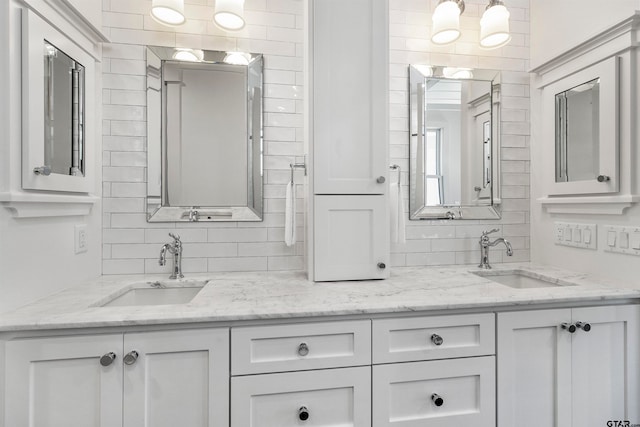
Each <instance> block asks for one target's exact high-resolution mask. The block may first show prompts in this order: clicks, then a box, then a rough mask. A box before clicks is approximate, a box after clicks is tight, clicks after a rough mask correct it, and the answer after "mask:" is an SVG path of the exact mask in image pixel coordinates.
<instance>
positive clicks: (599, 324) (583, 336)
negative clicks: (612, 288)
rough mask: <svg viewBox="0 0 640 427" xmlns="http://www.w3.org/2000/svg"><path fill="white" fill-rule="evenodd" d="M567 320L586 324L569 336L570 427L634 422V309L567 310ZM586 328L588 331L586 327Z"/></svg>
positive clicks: (638, 411)
mask: <svg viewBox="0 0 640 427" xmlns="http://www.w3.org/2000/svg"><path fill="white" fill-rule="evenodd" d="M573 322H574V323H576V322H583V323H588V324H589V325H590V327H591V328H590V330H589V331H588V332H585V329H578V330H577V332H576V333H575V334H574V336H573V348H572V353H573V357H572V364H571V367H572V370H573V375H572V385H573V387H572V388H573V405H572V407H573V423H572V425H573V426H574V427H602V426H606V425H607V421H610V420H629V421H630V422H631V423H634V422H638V421H637V420H640V387H639V385H640V384H639V383H640V370H639V366H638V364H639V361H640V351H639V350H638V347H639V345H640V330H639V329H638V325H639V324H640V306H637V305H634V306H610V307H589V308H580V309H574V310H573ZM587 329H588V328H587Z"/></svg>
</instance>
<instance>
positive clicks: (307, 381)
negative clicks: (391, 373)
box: [231, 366, 371, 427]
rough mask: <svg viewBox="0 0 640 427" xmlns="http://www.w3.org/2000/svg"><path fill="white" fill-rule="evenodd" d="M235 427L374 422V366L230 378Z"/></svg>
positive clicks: (359, 426)
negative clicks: (372, 381) (372, 403)
mask: <svg viewBox="0 0 640 427" xmlns="http://www.w3.org/2000/svg"><path fill="white" fill-rule="evenodd" d="M231 396H232V397H231V427H262V426H264V427H274V426H279V427H286V426H298V425H309V426H341V427H347V426H353V427H365V426H370V425H371V368H370V367H368V366H367V367H365V366H363V367H358V368H342V369H328V370H321V371H306V372H289V373H284V374H263V375H250V376H243V377H233V378H232V379H231Z"/></svg>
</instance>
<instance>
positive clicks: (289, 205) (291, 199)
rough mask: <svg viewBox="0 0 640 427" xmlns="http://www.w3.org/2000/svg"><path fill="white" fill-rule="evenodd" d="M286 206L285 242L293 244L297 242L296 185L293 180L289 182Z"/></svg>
mask: <svg viewBox="0 0 640 427" xmlns="http://www.w3.org/2000/svg"><path fill="white" fill-rule="evenodd" d="M285 197H286V201H285V208H284V243H285V244H286V245H287V246H293V245H295V243H296V185H295V184H294V183H293V181H289V184H287V194H286V196H285Z"/></svg>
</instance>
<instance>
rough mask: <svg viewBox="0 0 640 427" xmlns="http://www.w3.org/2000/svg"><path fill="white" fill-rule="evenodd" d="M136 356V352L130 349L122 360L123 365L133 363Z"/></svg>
mask: <svg viewBox="0 0 640 427" xmlns="http://www.w3.org/2000/svg"><path fill="white" fill-rule="evenodd" d="M138 356H139V355H138V352H137V351H135V350H132V351H130V352H129V353H127V354H126V355H125V356H124V359H123V362H124V364H125V365H133V364H134V363H136V360H138Z"/></svg>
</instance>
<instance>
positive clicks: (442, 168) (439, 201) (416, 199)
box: [409, 65, 500, 220]
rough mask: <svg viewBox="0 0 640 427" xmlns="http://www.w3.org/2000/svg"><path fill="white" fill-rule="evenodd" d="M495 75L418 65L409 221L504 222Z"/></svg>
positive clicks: (412, 78)
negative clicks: (500, 201)
mask: <svg viewBox="0 0 640 427" xmlns="http://www.w3.org/2000/svg"><path fill="white" fill-rule="evenodd" d="M499 78H500V75H499V73H498V72H496V71H494V70H479V69H473V70H472V69H467V68H452V67H433V66H424V65H412V66H410V67H409V85H410V91H409V92H410V100H409V102H410V116H409V128H410V143H409V150H410V152H409V161H410V163H409V166H410V170H409V180H410V182H409V184H410V194H409V218H410V219H412V220H420V219H498V218H499V217H500V216H499V214H498V211H497V210H496V209H495V207H494V206H495V204H496V203H497V202H498V198H497V191H498V189H499V184H498V176H499V173H498V164H499V144H498V135H499V133H498V129H499V92H500V79H499Z"/></svg>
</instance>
